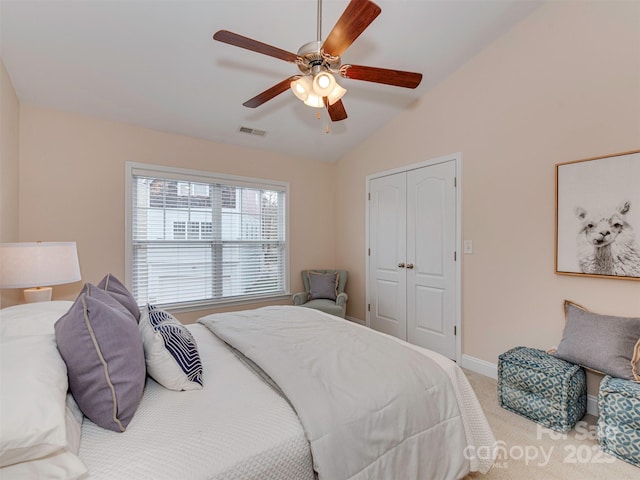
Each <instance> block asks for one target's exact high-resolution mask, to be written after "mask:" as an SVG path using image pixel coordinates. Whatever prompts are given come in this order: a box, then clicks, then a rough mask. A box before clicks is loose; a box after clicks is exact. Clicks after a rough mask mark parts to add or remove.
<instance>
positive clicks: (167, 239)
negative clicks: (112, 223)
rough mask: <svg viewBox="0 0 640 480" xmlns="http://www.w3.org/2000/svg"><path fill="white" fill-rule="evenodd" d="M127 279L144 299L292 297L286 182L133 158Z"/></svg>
mask: <svg viewBox="0 0 640 480" xmlns="http://www.w3.org/2000/svg"><path fill="white" fill-rule="evenodd" d="M127 178H128V181H129V183H130V186H129V188H128V189H127V190H128V192H127V194H128V198H127V201H128V210H129V212H128V213H129V214H128V217H127V222H128V224H127V229H128V233H127V237H128V238H127V250H128V252H127V254H128V255H127V258H128V259H129V260H128V265H127V281H128V283H129V285H130V287H131V291H132V293H133V295H134V297H135V298H136V300H137V302H138V304H139V305H143V304H145V303H153V304H159V305H164V306H200V305H209V304H215V303H223V302H229V301H246V300H251V299H261V298H265V297H272V296H278V295H288V293H289V292H288V289H289V278H288V245H287V208H286V198H287V190H288V186H287V184H285V183H280V182H273V181H265V180H257V179H250V178H239V177H227V176H223V175H216V174H210V173H208V172H195V171H188V170H181V169H173V168H166V167H152V166H149V165H142V164H133V163H128V164H127Z"/></svg>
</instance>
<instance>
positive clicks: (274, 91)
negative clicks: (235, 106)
mask: <svg viewBox="0 0 640 480" xmlns="http://www.w3.org/2000/svg"><path fill="white" fill-rule="evenodd" d="M298 78H300V75H294V76H293V77H289V78H287V79H285V80H283V81H281V82H280V83H278V84H276V85H274V86H273V87H271V88H269V89H268V90H265V91H264V92H262V93H259V94H258V95H256V96H255V97H253V98H252V99H250V100H247V101H246V102H244V103H243V104H242V105H244V106H245V107H249V108H256V107H259V106H260V105H262V104H263V103H265V102H268V101H269V100H271V99H272V98H274V97H277V96H278V95H280V94H281V93H283V92H286V91H287V90H289V88H290V87H291V82H293V81H294V80H297V79H298Z"/></svg>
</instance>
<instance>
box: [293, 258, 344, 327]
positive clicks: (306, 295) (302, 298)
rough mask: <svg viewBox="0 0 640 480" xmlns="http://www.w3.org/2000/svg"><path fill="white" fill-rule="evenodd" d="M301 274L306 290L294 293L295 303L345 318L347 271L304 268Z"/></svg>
mask: <svg viewBox="0 0 640 480" xmlns="http://www.w3.org/2000/svg"><path fill="white" fill-rule="evenodd" d="M301 274H302V283H303V284H304V290H305V291H304V292H298V293H295V294H294V295H293V304H294V305H299V306H302V307H308V308H315V309H317V310H321V311H323V312H325V313H329V314H331V315H336V316H337V317H342V318H344V317H345V315H346V313H347V299H348V296H347V294H346V293H345V292H344V287H345V285H346V284H347V271H346V270H320V269H316V270H303V271H302V272H301Z"/></svg>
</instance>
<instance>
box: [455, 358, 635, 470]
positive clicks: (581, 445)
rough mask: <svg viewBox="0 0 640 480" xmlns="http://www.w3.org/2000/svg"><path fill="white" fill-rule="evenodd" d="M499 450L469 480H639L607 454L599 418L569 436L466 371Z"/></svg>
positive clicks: (581, 424)
mask: <svg viewBox="0 0 640 480" xmlns="http://www.w3.org/2000/svg"><path fill="white" fill-rule="evenodd" d="M465 374H466V375H467V378H468V379H469V382H470V383H471V386H472V387H473V389H474V391H475V392H476V395H477V397H478V400H480V404H481V405H482V408H483V410H484V412H485V415H486V416H487V419H488V420H489V424H490V425H491V429H492V430H493V434H494V435H495V437H496V440H497V441H498V445H499V447H500V450H499V452H500V453H499V456H498V459H497V460H496V462H495V464H494V466H493V468H492V469H491V470H490V471H489V472H488V473H487V474H486V475H480V474H478V473H474V474H470V475H467V476H466V477H465V479H464V480H494V479H496V480H497V479H517V480H530V479H544V480H553V479H558V480H574V479H575V480H605V479H606V480H610V479H611V480H612V479H615V480H640V468H638V467H635V466H633V465H631V464H628V463H626V462H623V461H622V460H618V459H617V458H615V457H612V456H611V455H607V454H605V453H603V452H602V451H601V450H600V449H599V447H598V441H597V440H596V430H595V428H596V427H595V422H596V418H595V417H593V416H591V415H587V416H586V417H585V418H583V419H582V420H581V421H580V422H578V424H577V425H576V428H574V429H573V430H571V431H570V432H568V433H566V434H561V433H558V432H554V431H553V430H550V429H548V428H544V427H542V426H540V425H538V424H537V423H534V422H532V421H531V420H528V419H526V418H525V417H521V416H520V415H516V414H515V413H512V412H509V411H508V410H505V409H503V408H501V407H500V405H499V404H498V395H497V385H496V381H495V380H493V379H491V378H489V377H485V376H483V375H480V374H477V373H475V372H471V371H469V370H465Z"/></svg>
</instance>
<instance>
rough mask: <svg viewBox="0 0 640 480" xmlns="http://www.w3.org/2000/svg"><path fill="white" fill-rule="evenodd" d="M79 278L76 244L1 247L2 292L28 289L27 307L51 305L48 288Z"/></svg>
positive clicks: (0, 277)
mask: <svg viewBox="0 0 640 480" xmlns="http://www.w3.org/2000/svg"><path fill="white" fill-rule="evenodd" d="M80 279H81V277H80V265H79V264H78V250H77V248H76V242H19V243H2V244H0V288H25V287H26V289H25V291H24V298H25V300H26V302H27V303H32V302H48V301H50V300H51V292H52V288H51V287H50V286H49V285H60V284H63V283H72V282H77V281H79V280H80Z"/></svg>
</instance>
